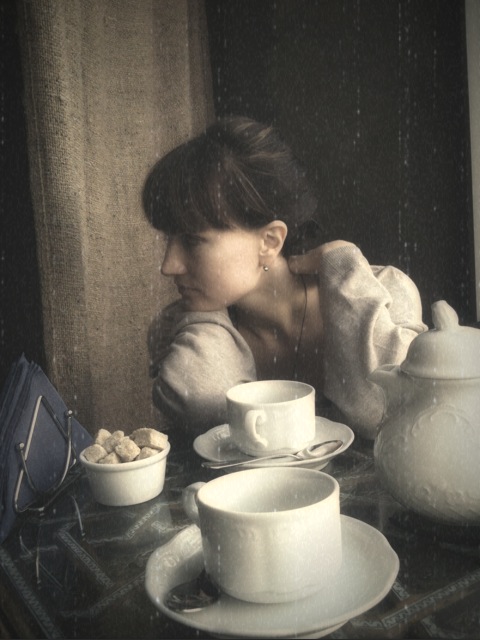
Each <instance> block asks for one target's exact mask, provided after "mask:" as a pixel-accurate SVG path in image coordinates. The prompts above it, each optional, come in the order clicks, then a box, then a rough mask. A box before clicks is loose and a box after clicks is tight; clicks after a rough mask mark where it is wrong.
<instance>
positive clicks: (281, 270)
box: [235, 257, 306, 338]
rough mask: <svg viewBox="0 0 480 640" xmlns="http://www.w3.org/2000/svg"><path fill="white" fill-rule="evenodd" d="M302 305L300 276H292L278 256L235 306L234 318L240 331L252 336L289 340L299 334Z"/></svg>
mask: <svg viewBox="0 0 480 640" xmlns="http://www.w3.org/2000/svg"><path fill="white" fill-rule="evenodd" d="M305 303H306V291H305V286H304V283H303V281H302V278H301V276H298V275H295V274H293V273H292V272H291V271H290V269H289V268H288V263H287V261H286V260H285V259H284V258H283V257H281V258H277V260H276V261H275V262H274V264H273V265H272V266H271V267H270V269H269V271H268V272H265V273H263V274H262V277H261V280H260V283H259V286H258V287H257V288H256V289H255V290H254V291H252V292H251V293H249V294H248V296H246V297H245V298H243V299H242V300H241V301H239V302H238V303H237V304H235V317H236V320H237V324H238V326H239V327H240V328H244V329H248V331H250V332H252V333H254V334H257V335H258V334H265V333H268V334H272V333H275V334H276V335H277V336H281V337H286V338H288V337H291V336H292V335H293V336H296V335H297V334H298V324H299V319H300V320H301V318H302V316H303V313H304V307H305Z"/></svg>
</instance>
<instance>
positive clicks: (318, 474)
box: [196, 467, 340, 521]
mask: <svg viewBox="0 0 480 640" xmlns="http://www.w3.org/2000/svg"><path fill="white" fill-rule="evenodd" d="M265 475H267V476H273V475H278V476H284V477H287V476H291V477H293V476H304V477H305V478H307V477H309V478H311V479H312V481H313V479H314V478H315V479H317V480H318V479H319V478H320V479H321V481H322V483H323V485H324V486H325V487H327V485H328V491H327V490H326V492H325V495H324V496H323V497H322V498H320V499H318V500H315V501H312V502H310V503H309V504H301V505H299V506H293V507H292V508H290V509H286V510H283V511H253V510H252V511H245V510H239V509H232V508H231V507H229V506H227V507H224V506H221V505H218V504H214V503H213V502H212V501H211V499H210V500H209V499H208V494H209V493H210V492H212V491H214V490H215V488H216V487H217V486H218V485H221V484H225V483H228V484H232V485H233V486H234V485H235V482H236V481H237V480H238V477H239V476H242V477H243V478H246V477H250V478H252V479H254V476H258V477H259V476H265ZM252 486H254V484H253V482H252ZM196 499H197V502H198V506H199V508H200V509H201V508H202V507H203V508H204V509H207V510H208V511H210V512H212V513H215V514H218V515H222V516H224V517H225V516H226V517H230V518H232V519H238V520H242V521H248V520H253V521H261V520H268V519H275V520H279V519H280V520H281V519H285V520H291V518H292V515H294V514H295V513H300V512H303V513H306V512H308V511H310V510H314V509H317V508H318V506H319V505H320V504H321V503H327V501H329V500H332V499H333V500H335V501H338V502H339V499H340V485H339V483H338V480H337V479H336V478H334V477H333V476H331V475H330V474H328V473H324V472H322V471H317V470H316V469H301V468H296V467H266V468H261V469H244V470H242V471H236V472H235V473H232V474H228V475H224V476H220V477H218V478H214V479H213V480H209V481H208V482H206V483H205V484H204V485H202V486H201V487H200V489H199V490H198V492H197V496H196Z"/></svg>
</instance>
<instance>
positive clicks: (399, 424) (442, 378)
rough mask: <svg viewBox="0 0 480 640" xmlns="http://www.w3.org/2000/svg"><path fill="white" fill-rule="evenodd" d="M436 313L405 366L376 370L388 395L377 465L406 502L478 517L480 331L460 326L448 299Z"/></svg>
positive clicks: (437, 516)
mask: <svg viewBox="0 0 480 640" xmlns="http://www.w3.org/2000/svg"><path fill="white" fill-rule="evenodd" d="M432 318H433V323H434V326H435V328H434V329H432V330H430V331H427V332H425V333H423V334H420V335H419V336H417V337H416V338H415V339H414V340H413V342H412V343H411V345H410V347H409V350H408V353H407V357H406V359H405V361H404V362H403V363H402V364H401V365H400V366H393V365H386V366H383V367H380V368H379V369H377V370H375V371H374V372H373V373H372V374H371V376H370V379H371V380H372V381H373V382H375V383H377V384H378V385H380V386H381V387H382V389H383V390H384V392H385V396H386V415H385V418H384V420H383V422H382V425H381V427H380V430H379V432H378V434H377V437H376V439H375V443H374V457H375V465H376V468H377V471H378V474H379V476H380V479H381V481H382V483H383V484H384V485H385V487H386V488H387V489H388V490H389V491H390V493H391V494H392V495H393V496H394V497H395V498H396V499H397V500H398V501H399V502H400V503H402V504H403V505H404V506H406V507H407V508H409V509H412V510H413V511H416V512H417V513H420V514H422V515H424V516H427V517H430V518H432V519H434V520H439V521H441V522H444V523H452V524H468V523H471V524H480V330H479V329H475V328H472V327H461V326H459V324H458V316H457V314H456V313H455V311H454V310H453V309H452V308H451V307H450V306H449V305H448V304H447V303H446V302H445V301H444V300H440V301H438V302H435V303H434V304H433V305H432Z"/></svg>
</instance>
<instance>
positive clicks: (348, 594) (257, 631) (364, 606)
mask: <svg viewBox="0 0 480 640" xmlns="http://www.w3.org/2000/svg"><path fill="white" fill-rule="evenodd" d="M340 517H341V522H342V547H343V563H342V567H341V569H340V571H339V573H338V575H337V576H336V577H335V579H334V580H332V582H331V583H330V585H329V586H328V587H327V588H325V589H322V590H321V591H319V592H318V593H316V594H314V595H312V596H309V597H308V598H304V599H302V600H296V601H294V602H287V603H283V604H254V603H250V602H244V601H242V600H237V599H236V598H232V597H231V596H228V595H227V594H222V595H221V596H220V599H219V600H218V601H217V602H215V603H214V604H212V605H210V606H209V607H206V608H205V609H202V610H199V611H194V612H189V613H179V612H174V611H171V610H170V609H168V608H167V607H166V606H165V605H164V603H163V600H164V598H165V596H166V594H167V593H168V591H169V590H170V589H171V588H172V587H174V586H175V585H177V584H180V583H182V582H186V581H188V580H191V579H192V578H194V577H195V576H196V575H197V574H198V573H200V571H201V569H202V568H203V553H202V541H201V535H200V529H199V528H198V527H197V526H196V525H190V526H189V527H187V528H186V529H184V530H183V531H181V532H180V533H179V534H177V536H175V537H174V538H173V539H172V540H170V542H168V543H167V544H166V545H164V546H162V547H159V548H158V549H156V550H155V551H154V552H153V553H152V555H151V556H150V558H149V559H148V562H147V567H146V573H145V588H146V590H147V594H148V596H149V597H150V599H151V600H152V602H153V604H154V605H155V606H156V607H158V609H160V611H162V612H163V613H164V614H165V615H166V616H169V617H170V618H172V619H173V620H176V621H177V622H180V623H182V624H184V625H187V626H189V627H193V628H195V629H200V630H202V631H206V632H208V633H210V634H211V635H215V636H221V637H226V638H228V637H231V638H234V637H244V638H291V637H298V638H300V637H303V638H321V637H323V636H325V635H327V634H328V633H331V632H332V631H334V629H336V628H338V627H340V626H342V625H344V624H345V623H347V622H348V621H349V620H351V619H352V618H355V617H356V616H359V615H360V614H362V613H364V612H365V611H368V610H369V609H371V608H372V607H373V606H375V605H376V604H377V603H379V602H380V601H381V600H382V599H383V598H384V597H385V596H386V595H387V593H388V592H389V591H390V589H391V587H392V585H393V583H394V581H395V578H396V577H397V573H398V569H399V560H398V556H397V554H396V553H395V551H394V550H393V549H392V547H391V546H390V544H389V543H388V541H387V539H386V538H385V536H384V535H383V534H382V533H380V532H379V531H378V530H377V529H375V528H373V527H371V526H370V525H368V524H365V523H364V522H362V521H361V520H357V519H355V518H351V517H349V516H343V515H342V516H340ZM318 570H319V571H321V570H322V567H321V566H320V567H319V568H318Z"/></svg>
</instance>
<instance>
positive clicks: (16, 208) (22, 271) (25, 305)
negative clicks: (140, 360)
mask: <svg viewBox="0 0 480 640" xmlns="http://www.w3.org/2000/svg"><path fill="white" fill-rule="evenodd" d="M22 93H23V89H22V75H21V65H20V52H19V47H18V37H17V30H16V16H15V3H14V2H12V1H11V0H1V3H0V145H1V147H0V176H1V177H0V386H1V385H3V381H4V379H5V377H6V375H7V373H8V370H9V369H10V366H11V364H12V362H13V361H14V360H15V359H16V358H17V357H18V356H19V355H20V354H21V353H22V352H25V354H26V355H27V357H28V358H30V359H33V360H35V361H36V362H38V363H39V364H40V365H43V360H44V357H43V331H42V320H41V306H40V286H39V278H38V270H37V256H36V246H35V232H34V226H33V210H32V203H31V199H30V186H29V177H28V159H27V148H26V132H25V131H26V130H25V119H24V110H23V103H22Z"/></svg>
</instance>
